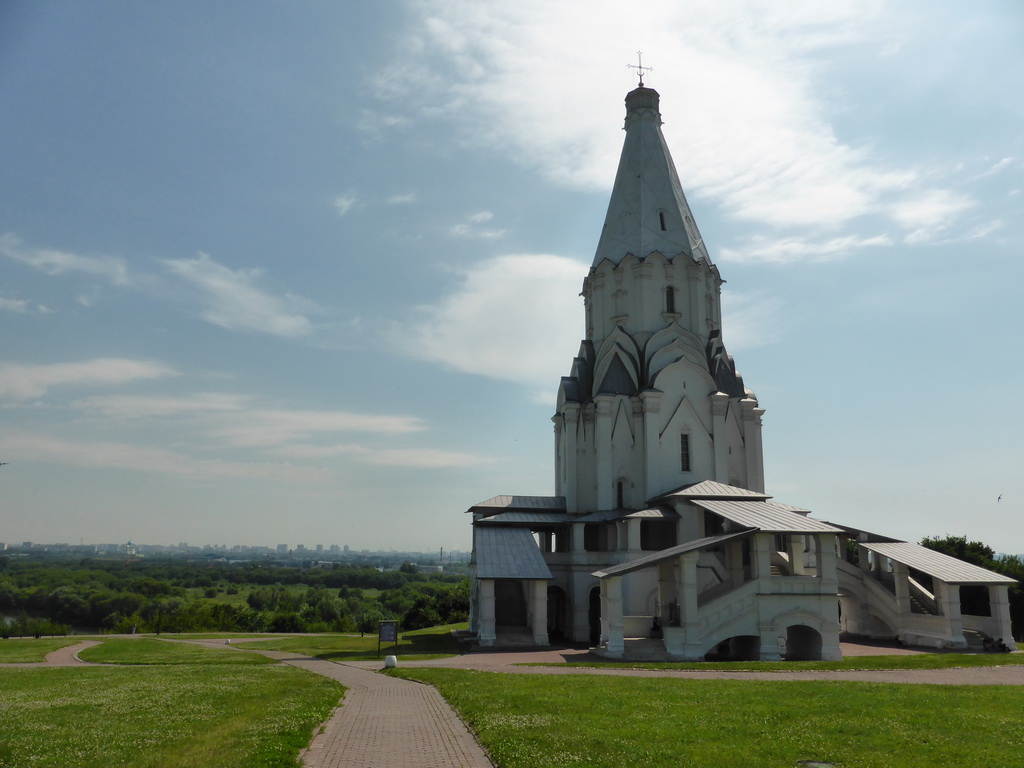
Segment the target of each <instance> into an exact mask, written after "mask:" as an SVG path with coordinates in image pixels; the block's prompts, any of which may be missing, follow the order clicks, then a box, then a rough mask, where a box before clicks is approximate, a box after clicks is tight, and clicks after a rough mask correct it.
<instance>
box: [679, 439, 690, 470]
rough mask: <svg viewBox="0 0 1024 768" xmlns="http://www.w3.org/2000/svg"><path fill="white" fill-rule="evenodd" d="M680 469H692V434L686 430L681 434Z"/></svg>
mask: <svg viewBox="0 0 1024 768" xmlns="http://www.w3.org/2000/svg"><path fill="white" fill-rule="evenodd" d="M679 469H680V470H682V471H683V472H689V471H690V436H689V435H688V434H686V433H685V432H684V433H683V434H681V435H680V436H679Z"/></svg>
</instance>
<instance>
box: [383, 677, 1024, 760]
mask: <svg viewBox="0 0 1024 768" xmlns="http://www.w3.org/2000/svg"><path fill="white" fill-rule="evenodd" d="M397 674H399V675H400V676H402V677H406V678H410V679H415V680H421V681H424V682H428V683H432V684H434V685H436V686H437V687H438V688H439V690H440V691H441V693H442V694H443V695H444V697H445V698H446V699H447V700H448V701H449V702H450V703H451V704H452V705H453V706H455V707H456V708H457V709H458V710H459V712H460V713H461V714H462V716H463V718H464V719H465V720H466V721H467V722H468V723H469V724H470V726H471V727H472V728H473V729H474V730H475V731H476V732H477V734H478V735H479V737H480V740H481V742H482V743H483V745H484V746H485V747H486V748H487V749H488V750H489V751H490V753H491V755H492V757H493V758H494V760H495V762H496V763H498V764H499V765H501V766H502V768H536V766H545V768H553V767H554V766H586V768H622V767H623V766H643V768H661V767H662V766H664V767H665V768H668V767H669V766H672V767H673V768H674V767H675V766H681V765H685V766H688V768H761V767H762V766H764V767H766V768H768V767H770V768H781V767H782V766H796V765H798V764H799V762H800V761H817V762H822V763H829V764H833V765H835V766H843V768H853V767H854V766H856V768H921V766H928V768H983V767H984V768H992V766H1019V765H1021V761H1022V757H1021V755H1022V749H1024V692H1022V691H1021V690H1020V689H1019V688H1015V687H1002V686H930V685H884V684H878V683H835V682H795V681H793V682H779V683H775V682H755V681H732V680H714V681H703V680H700V681H698V680H672V679H667V678H624V677H607V676H601V677H597V676H587V675H572V676H568V675H564V676H560V675H550V676H549V675H523V676H518V675H508V674H497V673H487V672H469V671H462V670H448V669H408V668H405V669H401V670H398V671H397Z"/></svg>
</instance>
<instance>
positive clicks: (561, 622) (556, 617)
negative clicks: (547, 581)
mask: <svg viewBox="0 0 1024 768" xmlns="http://www.w3.org/2000/svg"><path fill="white" fill-rule="evenodd" d="M568 605H569V600H568V597H567V596H566V594H565V590H564V589H562V588H561V587H556V586H550V587H548V640H550V641H563V640H565V638H566V631H567V628H568V610H567V609H568Z"/></svg>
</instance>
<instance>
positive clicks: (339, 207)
mask: <svg viewBox="0 0 1024 768" xmlns="http://www.w3.org/2000/svg"><path fill="white" fill-rule="evenodd" d="M358 202H359V198H358V197H357V196H356V195H355V193H353V192H347V193H346V194H344V195H338V196H337V197H336V198H334V210H335V211H337V212H338V215H339V216H344V215H345V214H346V213H348V212H349V211H350V210H352V208H353V207H354V206H355V204H356V203H358Z"/></svg>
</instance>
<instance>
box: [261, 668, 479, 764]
mask: <svg viewBox="0 0 1024 768" xmlns="http://www.w3.org/2000/svg"><path fill="white" fill-rule="evenodd" d="M261 653H263V654H264V655H266V656H269V657H270V658H273V659H277V660H278V661H281V662H284V663H285V664H290V665H292V666H295V667H300V668H301V669H306V670H309V671H310V672H316V673H317V674H320V675H324V676H326V677H330V678H332V679H334V680H337V681H338V682H340V683H341V684H342V685H344V686H345V687H346V688H348V692H347V693H346V694H345V700H344V703H343V704H342V706H340V707H338V709H336V710H335V711H334V714H333V715H332V716H331V718H330V719H329V720H328V721H327V722H326V723H324V725H323V726H322V728H321V730H320V733H318V734H317V735H316V736H314V737H313V741H312V742H311V743H310V745H309V747H308V748H307V750H306V752H305V754H304V755H303V762H302V764H303V765H304V766H306V767H307V768H348V767H350V768H395V767H396V766H402V768H493V764H492V763H491V761H490V760H488V759H487V755H486V754H485V753H484V751H483V749H481V748H480V745H479V744H477V741H476V739H475V738H474V737H473V734H471V733H470V732H469V729H468V728H466V726H465V724H464V723H463V722H462V721H461V720H460V719H459V717H458V716H457V715H456V714H455V712H454V711H453V710H452V708H451V707H450V706H448V703H447V702H446V701H445V700H444V699H443V698H441V694H439V693H438V692H437V690H436V689H434V688H433V687H431V686H429V685H422V684H420V683H414V682H411V681H409V680H400V679H398V678H394V677H389V676H387V675H381V674H377V673H376V672H371V671H369V670H366V669H360V668H359V667H355V666H352V665H349V664H337V663H335V662H331V661H323V660H321V659H312V658H309V657H308V656H296V655H295V654H290V653H277V652H273V651H262V652H261ZM376 667H377V668H379V667H380V662H377V664H376Z"/></svg>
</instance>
